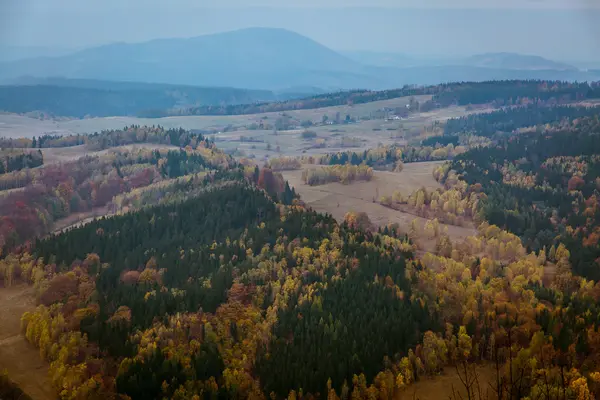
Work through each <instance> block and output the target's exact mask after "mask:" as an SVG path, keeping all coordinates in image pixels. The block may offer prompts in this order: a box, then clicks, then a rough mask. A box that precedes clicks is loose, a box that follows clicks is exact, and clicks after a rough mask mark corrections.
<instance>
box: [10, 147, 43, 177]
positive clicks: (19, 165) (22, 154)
mask: <svg viewBox="0 0 600 400" xmlns="http://www.w3.org/2000/svg"><path fill="white" fill-rule="evenodd" d="M43 164H44V155H43V154H42V152H41V151H39V150H38V151H32V152H29V151H19V150H11V149H8V150H0V174H5V173H8V172H13V171H20V170H22V169H26V168H36V167H39V166H41V165H43Z"/></svg>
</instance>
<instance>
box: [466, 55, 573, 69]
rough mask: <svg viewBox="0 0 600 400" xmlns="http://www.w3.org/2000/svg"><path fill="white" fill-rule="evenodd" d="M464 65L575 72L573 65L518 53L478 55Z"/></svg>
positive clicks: (467, 59)
mask: <svg viewBox="0 0 600 400" xmlns="http://www.w3.org/2000/svg"><path fill="white" fill-rule="evenodd" d="M462 64H464V65H468V66H471V67H482V68H498V69H510V70H534V71H535V70H557V71H575V70H577V68H575V67H574V66H572V65H569V64H565V63H561V62H557V61H552V60H548V59H546V58H544V57H540V56H532V55H524V54H516V53H486V54H477V55H474V56H471V57H469V58H466V59H465V60H463V62H462Z"/></svg>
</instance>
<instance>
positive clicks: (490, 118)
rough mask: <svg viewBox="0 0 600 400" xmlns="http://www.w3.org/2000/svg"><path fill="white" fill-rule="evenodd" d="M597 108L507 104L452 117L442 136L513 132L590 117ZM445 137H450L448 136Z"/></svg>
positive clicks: (596, 112)
mask: <svg viewBox="0 0 600 400" xmlns="http://www.w3.org/2000/svg"><path fill="white" fill-rule="evenodd" d="M598 112H599V111H598V107H575V106H555V107H553V106H547V105H538V104H531V105H527V106H525V107H510V108H505V109H502V110H497V111H494V112H491V113H486V114H472V115H469V116H466V117H461V118H453V119H450V120H448V121H447V122H446V125H445V128H444V135H456V134H459V133H464V132H470V133H474V134H476V135H479V136H487V137H489V136H492V135H494V134H496V133H498V132H500V133H512V132H514V131H517V130H518V129H520V128H528V127H532V126H538V125H546V124H550V125H557V124H560V123H561V122H563V121H572V120H574V119H577V118H584V117H591V116H594V115H597V114H598ZM445 140H451V139H450V138H448V139H445Z"/></svg>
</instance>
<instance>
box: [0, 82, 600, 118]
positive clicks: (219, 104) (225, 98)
mask: <svg viewBox="0 0 600 400" xmlns="http://www.w3.org/2000/svg"><path fill="white" fill-rule="evenodd" d="M299 95H300V94H298V95H294V94H289V95H288V94H285V93H281V94H276V93H272V92H269V91H257V90H254V91H252V90H246V89H233V88H204V87H191V86H177V85H158V84H156V85H155V84H143V83H130V82H123V83H119V82H103V81H92V80H64V79H63V80H61V79H58V78H57V79H55V80H52V79H48V80H47V81H43V80H42V81H41V82H32V83H31V84H23V85H14V86H0V110H2V111H6V112H13V113H21V114H23V113H29V112H41V113H44V114H48V115H49V116H50V117H55V116H64V117H74V118H85V117H104V116H137V117H144V118H146V117H147V118H162V117H169V116H182V115H243V114H260V113H265V112H282V111H293V110H307V109H315V108H322V107H332V106H341V105H353V104H362V103H368V102H373V101H379V100H389V99H393V98H398V97H405V96H416V95H433V99H432V100H431V101H427V102H423V104H421V105H420V107H421V110H422V111H430V110H431V109H434V108H437V107H448V106H450V105H469V104H493V105H494V106H495V107H502V106H509V105H527V104H530V103H544V104H564V103H568V102H572V101H576V100H584V99H591V98H599V97H600V89H599V88H598V83H591V84H588V83H567V82H558V81H534V80H532V81H519V80H515V81H490V82H461V83H447V84H441V85H432V86H426V87H419V86H405V87H403V88H399V89H390V90H381V91H371V90H351V91H342V92H336V93H326V94H319V95H316V96H312V97H304V98H300V99H296V98H295V97H298V96H299Z"/></svg>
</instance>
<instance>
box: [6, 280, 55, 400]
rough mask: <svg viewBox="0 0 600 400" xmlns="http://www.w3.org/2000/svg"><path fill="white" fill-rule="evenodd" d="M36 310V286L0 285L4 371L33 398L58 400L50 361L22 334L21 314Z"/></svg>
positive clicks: (37, 399)
mask: <svg viewBox="0 0 600 400" xmlns="http://www.w3.org/2000/svg"><path fill="white" fill-rule="evenodd" d="M34 309H35V298H34V294H33V288H32V287H30V286H27V285H18V286H13V287H10V288H5V287H0V370H7V371H8V376H9V377H10V378H11V379H12V380H13V381H14V382H15V383H16V384H17V385H19V387H20V388H21V389H22V390H23V391H24V392H25V393H27V394H28V395H29V396H31V397H32V398H33V399H35V400H54V399H56V395H55V393H54V390H53V389H52V387H51V384H50V380H49V379H48V364H47V363H46V362H44V361H42V359H41V358H40V353H39V351H38V350H37V349H36V348H35V347H33V346H32V345H30V344H29V343H28V342H27V341H26V340H25V337H24V336H23V335H21V334H20V326H21V315H23V313H24V312H26V311H32V310H34Z"/></svg>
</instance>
